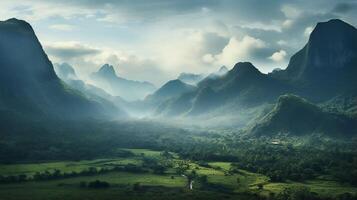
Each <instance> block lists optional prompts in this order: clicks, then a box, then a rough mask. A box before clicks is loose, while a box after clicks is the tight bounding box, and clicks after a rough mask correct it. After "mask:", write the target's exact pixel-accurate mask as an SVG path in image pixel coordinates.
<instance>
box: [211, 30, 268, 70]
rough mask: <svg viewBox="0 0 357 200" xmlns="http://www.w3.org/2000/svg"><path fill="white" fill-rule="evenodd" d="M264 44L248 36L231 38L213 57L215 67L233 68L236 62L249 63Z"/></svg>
mask: <svg viewBox="0 0 357 200" xmlns="http://www.w3.org/2000/svg"><path fill="white" fill-rule="evenodd" d="M265 47H266V43H265V42H264V41H262V40H260V39H258V38H254V37H251V36H249V35H246V36H244V37H243V38H242V39H238V38H236V37H232V38H231V39H230V40H229V42H228V44H227V45H226V46H225V47H224V48H223V49H222V52H221V53H220V54H217V55H214V58H215V61H214V62H215V63H217V65H219V66H220V65H225V66H233V65H234V64H235V63H237V62H238V61H249V60H250V59H251V58H252V57H253V54H254V53H255V52H257V50H259V49H262V48H265Z"/></svg>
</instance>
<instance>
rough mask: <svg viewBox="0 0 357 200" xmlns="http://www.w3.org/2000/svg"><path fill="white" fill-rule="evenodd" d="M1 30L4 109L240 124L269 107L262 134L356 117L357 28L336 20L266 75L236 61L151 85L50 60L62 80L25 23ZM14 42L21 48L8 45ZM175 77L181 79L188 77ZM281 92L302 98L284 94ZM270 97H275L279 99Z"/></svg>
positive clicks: (334, 126)
mask: <svg viewBox="0 0 357 200" xmlns="http://www.w3.org/2000/svg"><path fill="white" fill-rule="evenodd" d="M0 30H1V31H0V34H2V35H3V37H2V40H0V43H1V44H2V45H1V49H0V50H1V53H2V55H3V59H2V60H1V61H0V64H1V67H2V68H4V69H5V70H4V73H3V74H1V76H2V77H1V80H0V81H1V84H0V87H2V90H1V91H2V93H1V97H2V98H1V101H0V106H2V108H3V109H10V110H11V109H13V110H26V109H28V111H27V112H29V111H34V110H41V112H46V113H56V114H58V115H64V116H66V114H67V113H66V112H67V111H66V110H68V109H72V108H73V107H75V110H76V109H77V110H81V109H84V107H85V111H84V112H83V115H88V114H89V113H110V112H109V111H114V110H116V112H117V113H121V114H116V115H117V116H124V114H123V113H124V112H123V111H121V110H122V109H124V110H127V111H128V112H129V113H130V112H139V113H140V112H143V113H149V114H148V115H147V117H173V118H176V117H184V118H186V117H187V118H188V119H190V118H195V119H197V120H199V119H205V118H207V117H209V116H211V117H224V116H233V118H232V121H233V119H234V116H237V119H238V116H239V119H240V120H243V121H239V124H245V123H246V124H247V123H249V124H250V122H251V121H252V120H253V121H254V120H255V117H256V116H259V115H260V114H261V113H262V111H264V110H267V109H271V105H275V107H274V109H273V110H271V111H269V112H266V113H265V114H264V115H263V118H261V119H259V120H258V121H256V125H255V126H254V127H253V128H252V129H250V131H251V132H252V133H254V134H252V135H260V134H262V133H265V132H269V133H272V134H273V133H283V132H286V133H293V134H297V135H302V134H304V133H305V132H329V133H330V134H333V133H332V132H334V133H337V132H338V131H344V132H346V130H348V128H349V125H350V123H351V122H354V121H353V119H352V118H349V117H348V115H349V114H351V113H353V112H355V108H356V106H355V102H356V101H355V99H356V95H355V94H357V86H356V85H357V84H356V79H355V78H354V77H356V75H357V73H356V67H355V64H356V63H357V62H356V50H357V48H356V43H355V42H354V41H357V40H356V37H357V31H356V29H355V28H354V27H353V26H351V25H349V24H347V23H345V22H343V21H341V20H330V21H328V22H323V23H318V24H317V25H316V27H315V29H314V30H313V31H312V33H311V36H310V38H309V40H308V42H307V44H306V45H305V46H304V47H303V48H302V49H301V50H300V51H299V52H297V53H296V54H295V55H294V56H292V58H291V60H290V62H289V65H288V67H287V68H286V69H285V70H274V71H273V72H272V73H269V74H264V73H262V72H260V71H259V69H258V68H257V67H255V66H254V65H253V64H252V63H250V62H238V63H237V64H235V65H234V67H233V68H232V69H231V70H227V68H226V67H225V66H222V67H221V68H220V69H219V70H218V71H217V72H215V73H212V74H209V75H208V76H206V77H205V78H202V75H195V74H189V73H186V74H185V73H182V74H181V75H180V76H179V79H177V80H170V81H168V82H167V83H165V84H164V85H163V86H162V87H160V88H159V89H157V90H155V87H154V86H153V85H152V84H150V83H148V82H139V81H133V80H127V79H125V78H122V77H120V76H118V75H117V73H116V71H115V69H114V67H113V66H111V65H109V64H105V65H103V66H102V67H101V68H100V69H99V70H98V71H97V72H94V73H92V74H91V76H90V78H91V80H92V81H93V83H94V84H95V85H91V84H87V83H85V82H84V81H82V80H80V79H79V78H78V77H77V75H76V72H75V70H74V69H73V67H71V66H70V65H69V64H66V63H64V64H61V65H55V70H56V73H57V74H58V76H59V77H60V78H61V79H62V80H63V81H64V82H65V83H66V84H64V82H62V81H61V80H60V79H59V78H58V77H57V75H56V73H55V71H54V69H53V66H52V64H51V62H50V61H49V60H48V58H47V56H46V54H45V53H44V51H43V50H42V47H41V45H40V43H39V42H38V40H37V38H36V36H35V34H34V32H33V30H32V28H31V26H30V25H29V24H27V23H26V22H23V21H19V20H15V19H10V20H8V21H5V22H2V23H1V25H0ZM8 41H11V42H8ZM19 41H20V42H21V44H22V45H23V46H24V48H14V47H15V45H14V44H17V43H18V42H19ZM5 49H6V50H5ZM15 55H16V56H15ZM324 58H326V59H324ZM9 66H11V67H9ZM14 66H16V67H14ZM28 66H33V67H31V68H30V67H28ZM19 70H20V71H21V72H22V73H19ZM181 79H186V82H185V81H184V80H181ZM197 80H200V81H199V82H198V83H197V84H196V86H195V84H193V85H191V84H187V82H189V81H197ZM68 86H70V87H68ZM10 91H11V92H10ZM287 93H291V94H295V95H299V96H300V97H297V96H289V95H288V96H284V94H287ZM17 95H19V96H24V98H21V99H20V98H18V96H17ZM14 99H15V101H14ZM276 99H279V100H278V102H277V103H275V101H276ZM301 99H302V100H301ZM304 99H306V100H304ZM308 101H311V102H313V103H309V102H308ZM79 102H81V103H79ZM286 105H289V106H286ZM57 107H60V109H59V108H58V109H59V110H57ZM295 108H296V109H295ZM331 110H335V111H336V110H338V112H337V111H336V112H330V111H331ZM264 112H265V111H264ZM59 113H61V114H59ZM294 113H296V114H297V115H294ZM290 115H291V116H290ZM254 116H255V117H254ZM308 117H312V118H313V119H312V121H313V120H315V121H316V123H315V124H311V126H310V125H306V126H305V128H306V129H302V128H301V130H300V129H299V127H297V126H295V125H294V124H292V125H288V124H287V123H286V122H285V121H284V120H286V119H290V120H291V121H293V122H294V123H295V122H296V124H299V126H300V125H301V126H303V122H304V119H307V118H308ZM222 119H223V118H222ZM253 124H254V123H253ZM346 127H347V128H346ZM333 130H335V131H333Z"/></svg>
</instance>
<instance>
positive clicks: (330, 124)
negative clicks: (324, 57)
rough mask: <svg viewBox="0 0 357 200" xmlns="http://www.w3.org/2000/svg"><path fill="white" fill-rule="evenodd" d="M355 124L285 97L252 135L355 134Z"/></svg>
mask: <svg viewBox="0 0 357 200" xmlns="http://www.w3.org/2000/svg"><path fill="white" fill-rule="evenodd" d="M356 122H357V120H356V118H353V117H350V116H348V115H344V114H338V113H331V112H326V111H323V110H322V109H321V108H320V107H318V106H316V105H314V104H312V103H310V102H308V101H307V100H306V99H303V98H301V97H298V96H295V95H282V96H280V97H279V99H278V102H277V103H276V105H275V107H274V108H273V109H272V110H271V111H270V112H269V113H268V114H267V115H265V116H264V117H263V118H262V119H260V120H259V121H258V122H257V124H256V125H254V126H253V127H252V128H251V129H250V130H249V132H250V133H251V134H254V135H259V136H262V135H265V136H275V135H277V134H291V135H306V134H312V133H317V134H327V135H330V136H341V135H352V134H356V133H357V131H356V130H357V129H356V128H357V123H356Z"/></svg>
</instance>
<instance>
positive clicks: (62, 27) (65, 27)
mask: <svg viewBox="0 0 357 200" xmlns="http://www.w3.org/2000/svg"><path fill="white" fill-rule="evenodd" d="M49 28H50V29H53V30H58V31H72V30H74V29H75V26H73V25H69V24H53V25H51V26H50V27H49Z"/></svg>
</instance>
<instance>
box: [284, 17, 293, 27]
mask: <svg viewBox="0 0 357 200" xmlns="http://www.w3.org/2000/svg"><path fill="white" fill-rule="evenodd" d="M293 24H294V21H293V20H291V19H286V20H284V21H283V24H282V25H283V28H290V27H292V25H293Z"/></svg>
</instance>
